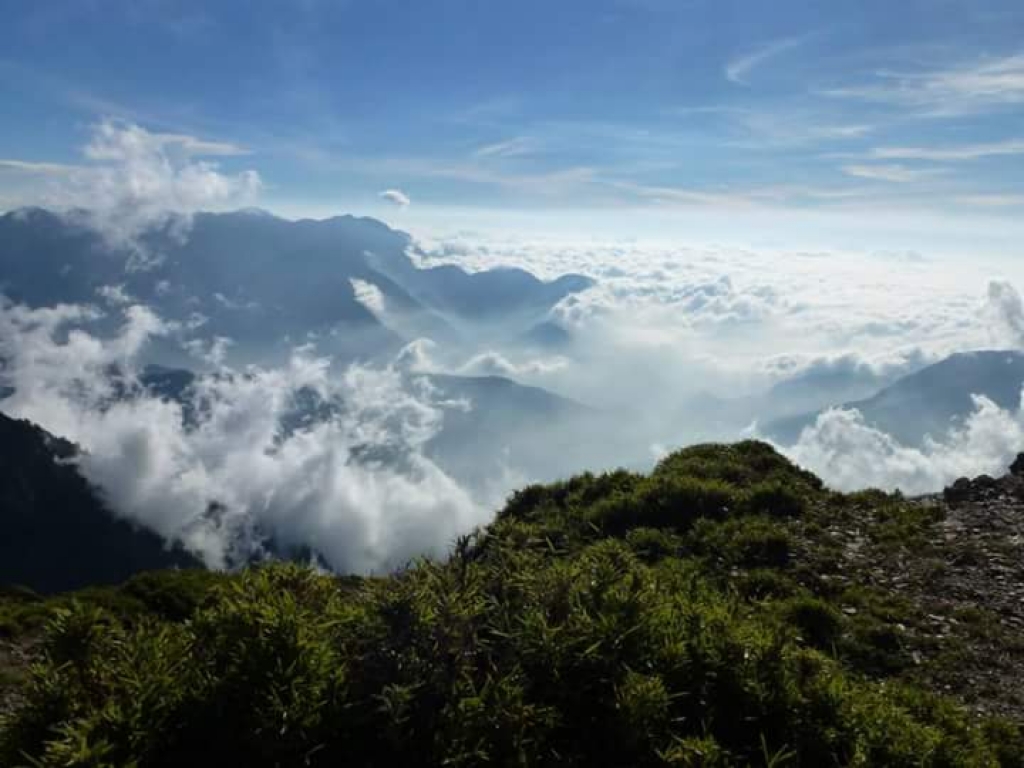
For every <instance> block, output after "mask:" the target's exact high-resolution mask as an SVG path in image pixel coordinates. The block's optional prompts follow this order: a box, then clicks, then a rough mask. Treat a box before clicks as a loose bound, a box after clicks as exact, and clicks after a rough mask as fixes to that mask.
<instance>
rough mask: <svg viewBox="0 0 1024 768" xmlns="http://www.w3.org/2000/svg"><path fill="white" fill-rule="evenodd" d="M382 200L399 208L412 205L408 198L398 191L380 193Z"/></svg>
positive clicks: (390, 190) (387, 190)
mask: <svg viewBox="0 0 1024 768" xmlns="http://www.w3.org/2000/svg"><path fill="white" fill-rule="evenodd" d="M380 197H381V199H382V200H387V201H388V202H389V203H394V204H395V205H397V206H398V207H399V208H408V207H409V205H410V204H411V203H412V200H410V199H409V196H408V195H407V194H405V192H403V191H402V190H400V189H385V190H384V191H383V192H381V193H380Z"/></svg>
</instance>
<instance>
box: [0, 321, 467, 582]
mask: <svg viewBox="0 0 1024 768" xmlns="http://www.w3.org/2000/svg"><path fill="white" fill-rule="evenodd" d="M121 312H122V316H121V326H120V329H119V330H118V331H117V332H115V333H113V334H111V335H101V334H99V333H98V332H97V331H96V330H95V328H94V327H93V324H94V323H95V321H97V320H99V319H100V314H101V313H100V312H99V311H98V310H96V309H94V308H89V307H82V306H58V307H53V308H48V309H36V310H31V309H27V308H25V307H23V306H18V305H13V304H10V303H5V304H4V305H3V306H2V307H0V357H2V358H3V359H4V360H5V361H6V367H5V368H4V370H3V373H2V377H3V382H4V384H5V385H7V386H10V387H13V388H14V390H15V393H14V394H13V395H12V396H10V397H9V398H8V399H6V400H3V401H0V406H2V408H3V410H4V411H5V412H7V413H10V414H12V415H14V416H17V417H22V418H27V419H30V420H32V421H35V422H36V423H38V424H40V425H42V426H43V427H44V428H46V429H48V430H50V431H51V432H53V433H55V434H59V435H61V436H64V437H67V438H69V439H71V440H73V441H74V442H76V443H78V444H79V445H80V446H81V447H82V448H83V449H84V454H83V456H82V458H81V462H80V466H81V469H82V471H83V473H84V474H85V475H86V477H88V478H89V479H90V480H91V481H93V482H94V483H96V484H97V485H98V486H99V487H100V488H101V489H102V490H103V492H104V493H105V494H106V496H107V498H108V499H109V501H110V503H111V505H112V507H113V508H114V509H115V510H116V511H117V512H118V513H119V514H121V515H124V516H126V517H128V518H130V519H134V520H137V521H139V522H141V523H143V524H145V525H146V526H148V527H150V528H152V529H154V530H156V531H157V532H159V533H160V534H162V535H163V536H165V537H166V538H168V539H172V540H179V541H181V542H183V543H184V544H185V545H186V546H187V547H188V548H189V549H191V550H193V551H195V552H197V553H198V554H200V555H201V556H202V557H203V559H204V560H205V561H206V562H207V563H208V564H209V565H211V566H214V567H224V566H228V565H231V564H233V563H239V562H244V561H245V560H246V559H247V558H250V557H252V556H258V555H259V553H260V551H261V548H262V546H263V543H264V541H265V539H266V537H268V536H269V537H271V538H272V539H273V540H274V541H275V542H276V544H277V545H279V546H285V547H289V546H310V547H312V548H314V549H315V550H317V551H319V552H320V553H321V554H322V555H323V556H324V557H325V558H326V560H327V561H328V562H329V563H330V565H331V566H332V567H334V568H337V569H338V570H342V571H356V572H364V573H365V572H373V571H381V570H384V569H387V568H390V567H394V566H396V565H400V564H402V563H403V562H405V561H407V560H408V559H410V558H413V557H415V556H417V555H420V554H423V553H430V552H440V551H442V550H444V549H445V548H446V547H447V546H448V545H449V544H450V543H451V542H452V541H453V539H454V538H455V537H456V536H457V535H458V534H460V533H465V532H466V531H468V530H470V529H471V528H472V527H473V526H474V525H476V524H478V523H481V522H483V520H484V516H483V512H482V510H481V508H480V507H479V506H478V505H477V504H476V503H475V502H474V501H473V500H472V499H471V498H470V496H469V494H468V493H467V492H466V491H465V490H463V489H462V488H460V487H459V485H458V484H457V483H456V482H455V481H454V480H452V479H451V478H450V477H449V476H447V475H446V474H445V473H444V472H442V471H441V470H440V469H439V468H438V467H437V466H436V465H435V464H434V463H433V462H432V461H430V460H429V459H427V458H426V456H425V455H424V452H423V447H424V444H425V443H426V441H427V440H429V439H430V438H431V437H432V436H433V435H434V434H436V432H437V430H438V429H439V428H440V426H441V423H442V420H443V418H444V414H443V405H439V404H437V403H436V402H435V401H434V400H435V398H434V393H432V392H431V391H430V390H429V387H427V386H426V385H424V384H423V383H422V382H420V383H418V384H417V383H415V382H411V381H410V380H408V379H406V378H405V377H403V376H402V375H401V373H400V371H399V370H397V369H395V368H376V369H374V368H368V367H360V366H352V367H349V368H347V369H345V370H344V371H342V372H340V373H333V374H332V373H331V370H330V365H329V361H328V360H325V359H322V358H318V357H316V356H315V355H314V354H313V353H312V351H311V350H309V349H302V348H300V349H297V350H296V351H295V353H294V354H293V356H292V359H291V360H290V361H289V363H288V364H287V365H284V366H281V367H279V368H274V369H267V368H250V369H248V370H246V371H231V370H228V369H221V370H220V371H219V372H218V373H217V374H216V375H213V376H209V377H205V378H202V379H199V380H198V381H197V383H196V384H195V386H194V389H193V391H192V392H191V393H190V394H189V396H188V397H187V399H186V402H185V403H184V405H183V404H181V403H178V402H174V401H170V400H166V399H160V398H158V397H155V396H153V395H150V394H148V393H147V392H146V391H145V390H143V389H142V387H141V386H140V383H139V379H138V365H139V361H140V359H141V356H142V354H143V352H144V350H145V348H146V346H147V345H148V344H150V343H151V342H152V341H153V340H154V339H155V338H157V337H160V336H166V335H169V334H175V333H177V332H178V331H180V330H181V329H180V328H178V327H176V326H175V325H174V324H170V323H167V322H165V321H163V320H161V319H160V318H158V317H156V316H155V315H154V314H153V313H152V312H150V311H149V310H148V309H146V308H144V307H141V306H138V305H128V306H126V307H124V308H123V309H122V310H121ZM310 401H312V402H318V403H324V404H327V403H330V404H334V405H333V406H332V408H331V409H329V410H328V411H327V412H326V413H327V414H328V415H326V416H325V413H324V412H323V411H322V409H321V410H320V411H318V412H319V414H320V418H318V419H316V420H313V421H308V422H307V421H303V420H302V419H303V416H304V415H308V410H307V409H305V408H304V407H303V405H302V404H303V403H308V402H310ZM288 424H291V426H290V427H287V428H284V427H283V426H282V425H288Z"/></svg>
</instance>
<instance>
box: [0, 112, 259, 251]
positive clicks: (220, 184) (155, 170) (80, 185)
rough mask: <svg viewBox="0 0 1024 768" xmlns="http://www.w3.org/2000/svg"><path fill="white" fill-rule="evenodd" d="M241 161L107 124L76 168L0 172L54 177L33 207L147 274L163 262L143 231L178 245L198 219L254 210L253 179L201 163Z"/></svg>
mask: <svg viewBox="0 0 1024 768" xmlns="http://www.w3.org/2000/svg"><path fill="white" fill-rule="evenodd" d="M242 153H244V150H243V149H242V148H240V147H236V146H235V145H233V144H228V143H223V142H211V141H204V140H202V139H198V138H196V137H193V136H187V135H183V134H170V133H150V132H149V131H147V130H145V129H144V128H142V127H140V126H138V125H134V124H132V123H124V122H116V121H105V122H102V123H100V124H98V125H96V126H94V127H93V133H92V136H91V138H90V140H89V142H88V144H87V145H86V146H85V148H84V150H83V155H84V157H85V160H86V162H84V163H82V164H80V165H70V166H64V165H59V164H39V163H20V162H19V161H12V160H7V161H3V163H2V165H3V166H6V167H8V168H14V167H19V168H21V169H22V170H30V169H31V170H35V171H36V172H39V173H43V174H48V175H51V176H54V177H55V179H56V181H57V182H58V183H56V184H55V185H54V186H50V187H46V188H44V189H43V190H42V191H41V192H39V194H38V195H37V197H38V199H36V200H35V201H34V202H37V203H39V204H42V205H46V206H49V207H52V208H56V209H60V210H64V211H67V215H68V216H69V217H71V218H73V219H74V220H76V221H78V222H80V223H82V224H85V225H87V226H89V227H91V228H93V229H95V230H96V231H97V232H98V233H100V234H101V235H102V236H103V237H104V239H105V240H106V241H107V243H108V244H109V245H110V246H111V247H113V248H116V249H123V250H126V251H128V252H129V254H130V255H131V259H130V262H129V265H130V266H131V267H134V268H144V267H146V266H148V265H149V264H150V263H151V262H153V261H154V260H158V259H159V256H160V254H158V253H154V252H152V251H151V249H150V248H149V247H148V246H147V244H146V243H145V242H144V240H143V235H144V234H145V233H146V232H147V231H149V230H151V229H165V230H167V231H168V232H169V233H171V234H172V235H174V236H177V237H182V236H184V234H185V233H186V232H187V231H188V229H189V227H190V225H191V217H192V215H193V214H194V213H195V212H197V211H201V210H217V209H223V208H235V207H239V206H241V205H245V204H248V203H250V202H252V200H253V199H254V198H255V197H256V195H257V194H258V193H259V191H260V189H261V187H262V182H261V181H260V177H259V175H258V174H257V173H256V172H255V171H249V170H247V171H242V172H239V173H236V174H226V173H223V172H221V171H220V169H219V167H218V166H217V165H216V164H215V163H212V162H208V161H206V160H201V159H198V158H201V157H204V156H211V155H237V154H242ZM25 202H28V201H25Z"/></svg>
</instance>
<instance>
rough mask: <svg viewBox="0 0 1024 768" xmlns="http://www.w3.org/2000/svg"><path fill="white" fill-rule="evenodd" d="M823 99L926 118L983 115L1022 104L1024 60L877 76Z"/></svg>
mask: <svg viewBox="0 0 1024 768" xmlns="http://www.w3.org/2000/svg"><path fill="white" fill-rule="evenodd" d="M823 93H824V94H825V95H830V96H836V97H842V98H854V99H860V100H865V101H875V102H881V103H888V104H893V105H895V106H899V107H903V108H905V109H908V110H910V111H913V112H917V113H920V114H921V115H923V116H931V117H951V116H957V115H964V114H971V113H979V112H987V111H992V110H994V109H999V108H1003V107H1011V106H1016V105H1019V104H1022V103H1024V54H1014V55H1010V56H1003V57H997V58H992V57H985V58H981V59H976V60H974V61H968V62H963V63H961V64H959V65H958V66H953V67H946V66H943V67H937V68H933V69H921V70H918V71H910V72H896V71H880V72H877V73H875V76H874V79H873V81H872V82H870V83H868V84H865V85H858V86H850V87H842V88H834V89H829V90H826V91H824V92H823Z"/></svg>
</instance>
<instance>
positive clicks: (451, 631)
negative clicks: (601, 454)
mask: <svg viewBox="0 0 1024 768" xmlns="http://www.w3.org/2000/svg"><path fill="white" fill-rule="evenodd" d="M1014 469H1015V470H1019V469H1020V466H1019V464H1015V467H1014ZM1022 499H1024V480H1022V479H1021V477H1019V476H1018V475H1017V474H1015V473H1011V474H1009V475H1008V476H1007V477H1005V478H1002V479H999V480H996V479H992V478H980V479H978V480H974V481H967V480H964V481H961V482H958V483H957V484H956V485H955V486H954V487H953V488H950V489H949V490H948V491H947V494H946V495H945V497H943V496H935V497H927V498H918V499H906V498H903V497H902V496H900V495H898V494H896V495H889V494H884V493H881V492H875V491H867V492H861V493H856V494H839V493H834V492H831V491H829V490H827V489H826V488H824V487H823V485H822V483H821V482H820V481H819V480H818V479H817V478H816V477H815V476H813V475H811V474H809V473H807V472H805V471H802V470H800V469H798V468H797V467H795V466H794V465H792V464H791V463H790V462H789V461H787V460H786V459H785V458H783V457H782V456H780V455H779V454H777V453H775V452H774V451H773V450H772V449H771V448H770V447H769V446H767V445H765V444H763V443H758V442H745V443H738V444H735V445H704V446H697V447H693V448H688V449H685V450H683V451H680V452H678V453H675V454H672V455H670V456H668V457H667V458H666V459H664V460H663V461H662V462H661V463H660V464H659V465H658V466H657V467H656V468H655V470H654V471H653V472H652V473H650V474H648V475H643V474H636V473H631V472H626V471H618V472H612V473H608V474H603V475H592V474H585V475H581V476H578V477H574V478H572V479H570V480H567V481H564V482H560V483H555V484H552V485H545V486H531V487H527V488H524V489H522V490H521V491H519V492H517V493H516V494H514V495H513V496H512V497H511V498H510V499H509V501H508V503H507V505H506V506H505V507H504V509H502V510H501V511H500V512H499V514H498V515H497V518H496V519H495V521H494V522H493V523H492V524H491V525H490V526H489V527H487V528H486V529H484V530H481V531H479V532H477V533H476V534H475V535H472V536H469V537H466V538H464V539H462V540H460V541H459V542H457V543H456V545H455V546H454V548H453V551H452V553H451V555H450V557H449V558H448V559H446V560H444V561H423V562H418V563H414V564H411V565H410V566H409V567H407V568H405V569H403V570H401V571H400V572H397V573H394V574H392V575H389V576H386V577H377V578H354V577H345V578H341V577H336V576H332V575H326V574H322V573H317V572H314V571H312V570H309V569H305V568H302V567H299V566H296V565H282V564H277V565H264V566H261V567H257V568H251V569H248V570H245V571H242V572H239V573H236V574H232V575H222V574H214V573H206V572H202V571H164V572H155V573H149V574H143V575H141V576H136V577H134V578H133V579H131V580H130V581H128V582H127V583H126V584H124V585H122V586H120V587H112V588H106V589H92V590H87V591H85V592H82V593H78V594H77V595H62V596H58V597H54V598H49V599H43V598H40V597H37V596H35V595H34V594H32V593H30V592H27V591H25V590H19V591H15V592H11V593H10V594H8V595H7V596H5V597H4V598H3V600H2V602H0V606H2V608H0V629H2V632H3V633H4V638H5V639H4V641H3V643H4V644H3V649H4V653H3V655H2V656H0V658H2V659H3V660H4V661H3V663H4V668H3V669H2V678H0V679H2V680H4V682H5V691H6V694H5V697H4V704H3V706H4V708H5V710H6V713H7V714H6V715H5V716H4V720H3V725H2V730H0V734H2V735H0V764H3V765H11V766H15V765H129V764H132V765H139V766H180V765H196V766H198V765H225V764H228V765H250V766H258V765H266V766H285V765H288V766H290V765H337V764H339V763H342V762H343V763H345V764H348V765H356V766H371V765H392V764H393V765H407V766H409V765H411V766H418V765H422V766H434V765H482V764H493V765H581V766H582V765H587V766H591V765H608V766H626V765H683V766H725V765H759V766H760V765H764V766H782V765H786V766H887V765H896V766H921V765H928V766H953V765H964V766H997V765H1002V766H1015V765H1021V764H1022V760H1024V737H1022V733H1021V729H1020V727H1021V723H1022V720H1024V700H1022V698H1021V694H1020V692H1021V691H1022V690H1024V687H1022V686H1021V682H1022V678H1024V638H1022V636H1021V632H1020V630H1021V626H1022V623H1024V609H1022V608H1021V600H1020V596H1021V594H1022V593H1024V558H1022V555H1024V552H1022V551H1021V549H1022V544H1021V542H1020V540H1019V536H1018V535H1016V534H1015V532H1017V531H1019V528H1020V525H1021V523H1022V522H1024V502H1022ZM31 661H36V662H38V664H37V665H36V666H33V667H32V668H31V669H29V667H28V665H29V662H31Z"/></svg>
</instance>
